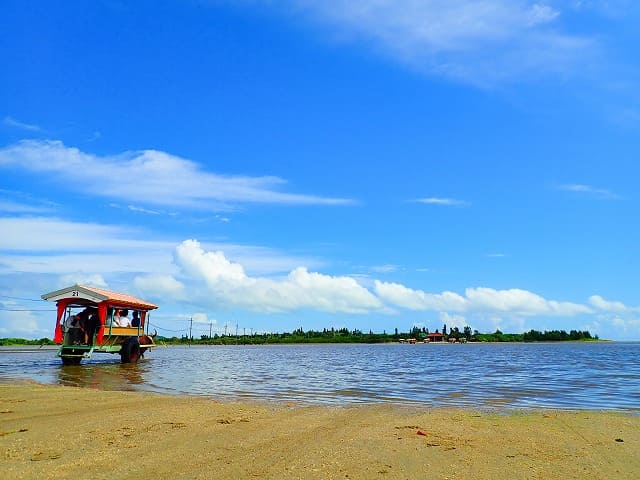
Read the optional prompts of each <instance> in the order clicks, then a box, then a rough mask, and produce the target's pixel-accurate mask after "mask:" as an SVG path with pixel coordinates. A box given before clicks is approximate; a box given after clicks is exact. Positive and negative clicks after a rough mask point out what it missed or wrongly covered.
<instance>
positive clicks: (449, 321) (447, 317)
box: [439, 312, 469, 331]
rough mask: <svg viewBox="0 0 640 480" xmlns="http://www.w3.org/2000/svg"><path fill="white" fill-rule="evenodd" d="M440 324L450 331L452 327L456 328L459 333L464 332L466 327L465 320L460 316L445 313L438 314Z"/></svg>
mask: <svg viewBox="0 0 640 480" xmlns="http://www.w3.org/2000/svg"><path fill="white" fill-rule="evenodd" d="M439 316H440V322H441V323H443V324H444V325H446V326H447V328H449V330H451V329H452V328H453V327H458V328H459V329H460V331H462V330H464V327H466V326H468V325H469V324H468V323H467V319H466V318H465V317H464V316H462V315H456V314H449V313H447V312H440V315H439Z"/></svg>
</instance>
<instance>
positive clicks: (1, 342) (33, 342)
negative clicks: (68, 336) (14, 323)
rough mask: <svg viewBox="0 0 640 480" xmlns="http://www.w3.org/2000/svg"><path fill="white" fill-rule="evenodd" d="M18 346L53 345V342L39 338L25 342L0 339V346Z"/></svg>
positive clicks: (22, 339)
mask: <svg viewBox="0 0 640 480" xmlns="http://www.w3.org/2000/svg"><path fill="white" fill-rule="evenodd" d="M18 345H55V343H53V340H51V339H49V338H46V337H45V338H40V339H38V340H27V339H25V338H0V346H2V347H6V346H18Z"/></svg>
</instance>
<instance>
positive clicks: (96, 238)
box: [0, 217, 156, 252]
mask: <svg viewBox="0 0 640 480" xmlns="http://www.w3.org/2000/svg"><path fill="white" fill-rule="evenodd" d="M0 231H2V232H3V234H2V235H0V250H10V251H11V250H12V251H27V250H28V251H31V252H36V251H73V252H78V251H95V250H100V249H112V250H122V249H130V248H139V249H144V248H148V247H149V246H151V245H155V244H156V242H149V241H146V240H138V238H144V235H142V234H141V232H142V230H141V229H139V228H136V227H131V226H127V227H124V226H120V225H102V224H98V223H79V222H71V221H67V220H61V219H58V218H53V217H26V218H23V217H6V218H0Z"/></svg>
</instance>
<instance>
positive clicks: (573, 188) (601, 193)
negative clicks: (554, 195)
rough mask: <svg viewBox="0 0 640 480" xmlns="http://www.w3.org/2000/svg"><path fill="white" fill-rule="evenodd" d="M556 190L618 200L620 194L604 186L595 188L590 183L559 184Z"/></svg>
mask: <svg viewBox="0 0 640 480" xmlns="http://www.w3.org/2000/svg"><path fill="white" fill-rule="evenodd" d="M558 190H564V191H567V192H575V193H582V194H585V195H591V196H594V197H597V198H603V199H609V200H618V199H620V198H621V197H620V195H617V194H615V193H612V192H610V191H609V190H606V189H604V188H595V187H592V186H590V185H582V184H577V183H574V184H567V185H559V186H558Z"/></svg>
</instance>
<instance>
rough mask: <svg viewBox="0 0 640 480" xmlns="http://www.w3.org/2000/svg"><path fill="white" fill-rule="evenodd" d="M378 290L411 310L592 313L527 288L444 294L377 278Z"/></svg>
mask: <svg viewBox="0 0 640 480" xmlns="http://www.w3.org/2000/svg"><path fill="white" fill-rule="evenodd" d="M375 291H376V293H377V295H378V296H379V297H380V298H381V299H382V300H383V301H385V302H388V303H390V304H392V305H395V306H397V307H401V308H406V309H409V310H432V311H438V312H469V313H492V314H506V315H512V316H536V315H545V316H574V315H579V314H585V313H592V311H591V309H589V308H588V307H586V306H584V305H580V304H576V303H571V302H558V301H555V300H546V299H544V298H543V297H541V296H539V295H536V294H534V293H531V292H528V291H526V290H520V289H515V288H514V289H509V290H494V289H492V288H467V289H466V290H465V295H464V296H462V295H459V294H457V293H454V292H443V293H441V294H433V293H427V292H424V291H422V290H412V289H410V288H407V287H405V286H403V285H400V284H397V283H387V282H380V281H376V283H375Z"/></svg>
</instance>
